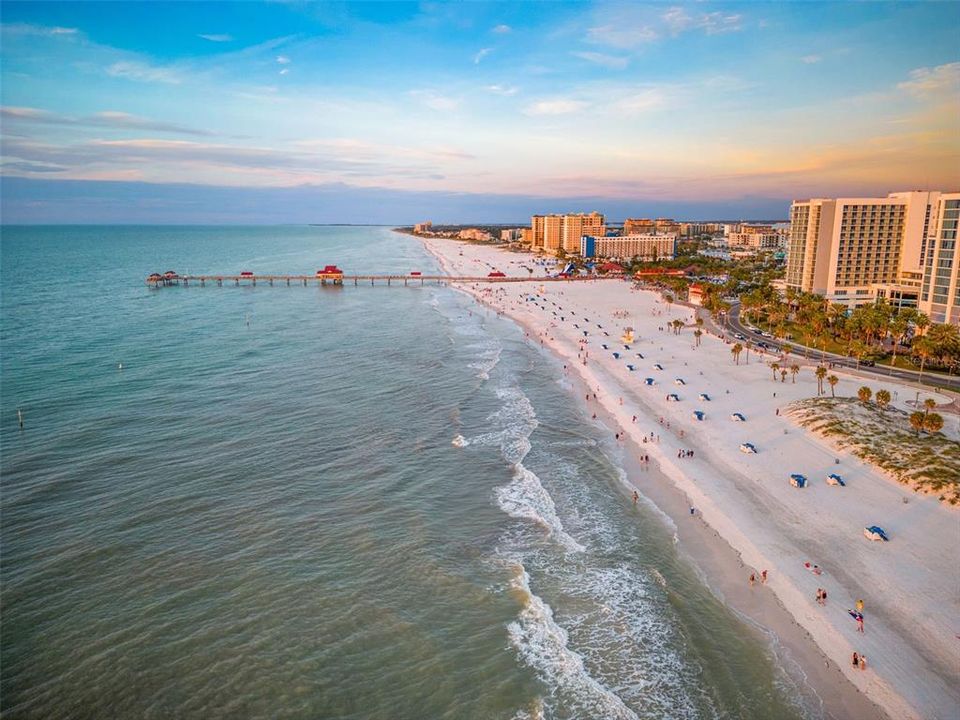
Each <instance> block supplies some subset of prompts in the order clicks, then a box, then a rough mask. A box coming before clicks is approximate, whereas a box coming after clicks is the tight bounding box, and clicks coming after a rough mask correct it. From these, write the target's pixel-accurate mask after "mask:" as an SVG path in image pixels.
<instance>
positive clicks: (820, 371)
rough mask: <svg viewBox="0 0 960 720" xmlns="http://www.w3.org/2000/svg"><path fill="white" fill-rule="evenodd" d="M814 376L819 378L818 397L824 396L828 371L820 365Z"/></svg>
mask: <svg viewBox="0 0 960 720" xmlns="http://www.w3.org/2000/svg"><path fill="white" fill-rule="evenodd" d="M813 374H814V375H816V377H817V395H823V379H824V378H825V377H826V376H827V369H826V368H825V367H824V366H823V365H818V366H817V369H816V371H814V373H813Z"/></svg>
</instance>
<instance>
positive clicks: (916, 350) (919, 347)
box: [913, 336, 937, 382]
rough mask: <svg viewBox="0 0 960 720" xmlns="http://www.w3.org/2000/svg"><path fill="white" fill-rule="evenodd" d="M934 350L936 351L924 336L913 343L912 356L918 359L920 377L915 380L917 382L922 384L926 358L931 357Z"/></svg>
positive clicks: (930, 341) (931, 342)
mask: <svg viewBox="0 0 960 720" xmlns="http://www.w3.org/2000/svg"><path fill="white" fill-rule="evenodd" d="M936 350H937V349H936V347H934V344H933V341H932V340H930V338H928V337H926V336H924V337H919V338H917V339H916V340H914V341H913V354H914V355H917V356H918V357H919V358H920V375H919V376H918V378H917V382H922V380H923V366H924V365H926V363H927V358H929V357H930V356H931V355H933V354H934V353H935V352H936Z"/></svg>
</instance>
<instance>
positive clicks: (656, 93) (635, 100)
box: [615, 88, 666, 113]
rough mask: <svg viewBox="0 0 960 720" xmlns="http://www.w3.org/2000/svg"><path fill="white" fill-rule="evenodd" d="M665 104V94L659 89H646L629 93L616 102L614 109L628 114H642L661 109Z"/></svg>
mask: <svg viewBox="0 0 960 720" xmlns="http://www.w3.org/2000/svg"><path fill="white" fill-rule="evenodd" d="M665 104H666V94H665V93H664V91H663V90H662V89H660V88H648V89H645V90H640V91H639V92H635V93H631V94H630V95H627V96H626V97H623V98H622V99H620V100H618V101H617V102H616V104H615V107H616V108H617V109H618V110H621V111H625V112H628V113H643V112H647V111H648V110H655V109H657V108H661V107H663V106H664V105H665Z"/></svg>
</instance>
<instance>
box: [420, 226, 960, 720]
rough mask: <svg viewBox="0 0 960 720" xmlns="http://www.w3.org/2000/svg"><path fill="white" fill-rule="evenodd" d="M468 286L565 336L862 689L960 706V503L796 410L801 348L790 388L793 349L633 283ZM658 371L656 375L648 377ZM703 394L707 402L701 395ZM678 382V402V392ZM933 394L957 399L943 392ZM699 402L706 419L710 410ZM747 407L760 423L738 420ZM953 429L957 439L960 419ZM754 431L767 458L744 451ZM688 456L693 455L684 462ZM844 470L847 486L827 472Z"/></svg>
mask: <svg viewBox="0 0 960 720" xmlns="http://www.w3.org/2000/svg"><path fill="white" fill-rule="evenodd" d="M424 242H425V245H426V246H427V247H428V249H430V250H431V251H432V252H433V253H434V254H435V255H436V256H437V257H438V258H439V259H440V262H441V264H442V265H443V267H444V270H445V271H446V272H448V273H450V274H456V275H471V274H473V275H475V274H478V273H481V272H482V273H486V272H487V271H489V270H492V269H496V270H500V271H503V272H505V273H507V274H508V275H516V276H527V277H529V271H528V268H530V267H533V268H534V269H535V273H542V272H544V268H543V266H541V265H538V264H534V263H535V258H534V256H532V255H526V254H520V253H513V252H505V251H503V250H500V249H498V248H495V247H491V246H482V245H471V244H464V243H459V242H455V241H450V240H424ZM463 289H464V290H466V291H468V292H470V293H472V294H473V295H475V296H476V297H477V298H478V299H480V300H481V301H482V302H484V303H486V304H487V305H489V306H490V307H492V308H494V309H496V310H497V311H498V312H500V313H502V314H503V315H505V316H508V317H510V318H512V319H514V320H515V321H517V322H518V323H519V324H520V325H521V326H523V327H524V328H526V329H527V331H528V334H529V336H530V340H531V342H534V343H537V344H542V345H543V346H544V347H548V348H550V349H551V350H553V351H554V352H556V353H557V354H558V355H559V356H560V357H561V358H563V360H564V362H565V363H567V367H568V368H569V369H570V370H572V371H574V372H576V373H578V374H579V376H580V378H581V379H582V381H583V382H584V383H585V384H586V385H587V386H588V387H590V388H592V389H593V390H594V391H595V392H596V395H597V400H596V401H593V400H592V398H591V400H590V401H589V402H595V403H597V405H598V406H602V408H603V410H604V412H605V413H608V414H609V415H608V416H609V417H612V418H613V419H614V421H615V422H616V423H617V424H619V426H620V429H621V430H622V431H624V432H625V433H626V434H627V437H629V438H630V440H631V441H632V442H633V443H635V444H636V446H637V447H641V448H642V449H643V451H644V452H648V453H649V454H650V456H651V458H652V459H653V460H654V461H656V463H657V464H658V465H659V469H660V470H661V471H662V472H663V473H664V474H665V475H666V476H667V477H669V478H670V480H671V481H672V482H673V484H674V485H675V487H676V488H677V489H678V490H679V491H681V492H682V493H684V494H685V495H686V497H687V498H688V500H689V504H690V505H691V506H693V507H695V508H696V511H697V517H698V518H702V520H703V521H704V522H705V523H707V524H708V525H709V526H710V528H712V529H713V530H714V531H716V532H717V533H718V535H719V536H720V537H721V538H722V539H723V540H725V541H726V543H729V545H730V547H732V548H733V550H734V551H735V552H736V553H738V554H739V556H740V558H742V561H743V563H745V565H746V566H747V567H746V568H745V569H744V577H743V578H742V583H743V587H744V588H745V592H755V593H768V592H769V593H774V594H775V596H776V598H777V599H778V600H779V602H780V603H781V604H782V606H783V607H784V608H785V609H786V611H787V612H788V613H789V614H790V615H791V616H792V617H793V619H794V620H795V622H796V623H797V624H798V625H799V626H800V627H802V628H803V630H805V631H806V632H807V633H808V634H809V636H810V638H811V639H812V640H813V642H815V643H816V645H817V646H818V647H819V649H820V650H821V651H822V653H823V655H824V656H826V658H828V659H829V660H830V661H832V662H833V663H835V664H836V665H837V666H838V667H839V668H840V669H842V671H843V672H844V673H845V675H846V677H847V679H848V680H849V682H850V683H852V685H853V686H855V687H856V688H857V689H859V690H860V691H861V692H862V693H864V695H865V696H866V697H867V698H869V699H870V700H872V701H873V702H874V703H876V704H877V705H878V706H879V707H880V708H882V709H883V710H884V711H885V712H886V713H887V714H888V715H889V716H890V717H892V718H917V719H920V718H923V719H924V720H934V719H943V720H947V719H949V718H956V717H958V708H960V638H958V635H960V605H958V598H957V588H958V587H960V568H958V566H957V563H956V561H955V559H956V557H957V549H958V544H960V513H958V511H957V510H955V509H951V508H948V507H946V506H944V505H942V504H941V503H939V502H938V501H937V500H936V499H935V498H932V497H926V496H921V495H918V494H916V493H914V492H913V491H912V490H910V489H909V488H906V487H904V486H902V485H899V484H897V483H895V482H893V481H892V480H890V479H889V478H887V477H886V476H884V475H883V473H881V472H880V471H878V470H877V469H876V468H873V467H872V466H870V465H867V464H865V463H863V462H862V461H860V460H859V459H857V458H856V457H854V456H852V455H851V454H849V453H846V452H842V451H838V450H835V449H832V448H831V446H830V445H829V443H828V442H827V441H825V440H823V439H822V438H820V437H818V436H816V435H814V434H812V433H810V432H808V431H806V430H804V429H803V428H801V427H799V426H798V425H796V424H795V423H794V422H792V421H791V420H790V419H789V418H788V417H787V416H785V414H784V413H783V412H782V410H783V408H784V407H785V406H786V405H787V404H789V403H790V402H792V401H794V400H799V399H803V398H809V397H813V396H815V395H816V380H815V378H814V375H813V368H814V364H813V363H812V362H808V363H804V362H803V361H802V359H796V358H794V357H792V356H791V358H790V360H789V364H793V363H794V362H796V363H797V364H800V365H801V366H802V369H801V371H800V373H799V375H798V376H797V377H796V382H793V381H792V380H793V378H792V376H790V375H788V376H787V378H786V381H785V382H783V381H781V378H780V377H779V376H777V377H776V379H774V375H773V372H772V370H771V369H770V367H769V365H768V363H770V362H772V361H775V360H779V356H773V355H768V356H765V357H761V356H760V355H758V354H757V353H756V352H752V353H750V358H749V362H747V359H746V358H745V357H744V356H741V357H740V362H739V364H737V363H736V361H735V360H734V358H733V356H732V354H731V345H732V342H731V340H730V339H729V338H727V339H721V338H720V337H717V336H715V335H713V334H708V333H705V334H704V335H703V337H702V338H701V342H700V344H699V346H698V345H697V344H696V342H695V339H694V336H693V330H694V327H695V326H694V325H693V319H694V315H693V311H692V309H691V308H689V307H685V306H681V305H677V304H676V303H674V304H672V305H670V304H667V303H666V302H664V301H663V300H661V298H660V297H659V295H657V294H656V293H654V292H650V291H641V290H636V289H634V288H633V285H632V283H629V282H622V283H616V282H602V283H601V282H596V283H591V282H580V283H570V284H565V283H538V282H537V281H536V278H535V277H534V278H533V279H531V280H530V281H529V282H528V283H517V284H510V285H509V286H499V287H489V286H485V287H482V286H473V287H471V286H464V287H463ZM675 319H680V320H683V321H684V322H685V323H687V326H686V327H685V328H684V329H683V330H682V331H681V332H680V333H679V334H675V333H673V332H672V331H670V330H669V329H668V326H669V323H670V321H672V320H675ZM627 326H629V327H632V328H633V332H634V335H635V338H634V341H633V342H632V343H629V349H627V348H626V347H625V343H624V342H622V341H621V335H622V333H623V331H624V328H625V327H627ZM584 333H586V335H585V334H584ZM583 341H586V344H583ZM603 345H606V346H607V348H606V349H605V348H604V347H603ZM615 352H616V353H618V354H619V358H618V357H614V353H615ZM641 356H642V357H641ZM657 364H658V365H659V366H660V367H662V370H660V369H656V365H657ZM628 365H632V366H633V368H634V369H633V370H632V371H631V370H630V369H629V367H628ZM834 372H835V373H836V374H837V375H838V376H839V378H840V382H839V384H838V385H837V387H836V388H835V390H836V393H837V395H838V396H853V395H856V391H857V388H858V387H859V386H860V385H862V384H865V381H864V379H862V378H857V377H853V376H851V375H848V374H846V373H845V372H844V371H843V370H842V369H840V368H837V369H835V370H834ZM648 377H649V378H652V379H653V383H654V384H653V385H646V384H645V383H644V380H645V378H648ZM678 379H680V380H682V381H683V384H678V383H677V380H678ZM867 384H870V385H872V387H873V390H874V391H876V390H878V389H881V388H886V389H888V390H890V392H891V394H892V395H893V396H894V398H895V400H894V403H893V404H894V405H896V406H898V407H901V408H903V409H907V408H908V406H907V404H906V403H907V401H908V400H909V401H911V402H912V401H913V400H914V396H915V393H916V388H915V387H913V386H907V385H902V384H899V383H898V382H897V381H896V380H895V379H894V380H892V381H885V380H883V379H879V378H878V379H876V380H874V381H872V382H868V383H867ZM701 393H705V394H706V395H707V396H708V397H709V400H705V399H700V394H701ZM669 394H676V395H677V396H678V398H679V399H678V401H672V400H668V399H667V396H668V395H669ZM921 395H923V393H921ZM929 396H930V397H933V398H934V399H935V400H936V401H938V402H943V401H944V397H943V395H935V394H933V393H930V394H929ZM923 399H924V398H923V397H921V402H922V400H923ZM694 410H699V411H702V412H703V413H704V419H703V420H702V421H700V420H697V419H695V417H694V412H693V411H694ZM732 413H742V414H743V416H744V418H745V420H746V421H745V422H734V421H733V420H731V414H732ZM634 416H636V417H637V420H636V422H634V421H633V417H634ZM946 432H948V433H950V434H951V436H952V439H954V440H957V436H956V428H954V427H952V426H951V427H950V428H948V429H947V430H946ZM651 433H653V436H654V440H653V441H652V442H651V441H650V435H651ZM644 437H646V438H647V442H646V443H644V442H643V439H644ZM657 437H659V442H658V441H657V440H656V439H657ZM745 442H749V443H752V444H753V445H755V446H756V448H757V453H756V454H745V453H743V452H741V451H740V445H741V443H745ZM689 450H693V451H694V456H693V457H692V458H691V457H680V455H682V454H683V451H689ZM890 451H891V452H896V448H890ZM833 472H836V473H839V474H840V475H841V476H842V477H843V478H844V480H845V481H846V483H847V485H846V487H835V486H830V485H827V484H826V482H825V480H826V477H827V475H828V474H829V473H833ZM791 473H800V474H803V475H805V476H806V478H807V479H808V481H809V483H808V486H807V487H805V488H803V489H797V488H795V487H792V486H791V485H790V483H789V479H790V475H791ZM674 521H675V522H678V523H679V522H683V518H682V517H675V518H674ZM874 524H876V525H880V526H882V527H884V528H885V529H886V530H887V532H888V534H889V535H890V537H891V541H890V542H888V543H877V542H870V541H868V540H867V539H866V538H864V536H863V528H864V527H865V526H868V525H874ZM697 555H698V554H697V553H691V557H692V558H693V560H694V561H695V562H697V561H698V560H700V559H703V555H702V553H701V554H700V556H701V557H700V558H698V556H697ZM806 563H809V564H810V566H811V567H812V566H813V565H816V566H818V567H819V569H820V574H814V573H813V572H811V570H810V569H808V567H807V565H806ZM764 569H766V570H767V571H768V574H769V579H768V581H767V583H766V585H765V586H760V584H759V583H758V584H757V586H756V587H753V588H750V587H749V585H748V583H747V576H748V575H749V574H750V572H755V573H757V574H759V572H760V571H761V570H764ZM818 588H824V589H826V590H827V592H828V601H827V603H826V605H825V606H821V605H820V604H818V603H817V601H816V591H817V589H818ZM725 599H726V600H727V601H728V602H730V604H731V605H732V606H734V607H736V605H737V602H736V598H732V597H731V596H730V594H729V593H726V594H725ZM858 599H862V600H863V601H864V610H863V614H864V616H865V618H866V621H865V632H864V633H859V632H858V631H857V624H856V622H855V621H854V620H853V618H852V617H851V616H850V615H849V614H848V610H849V609H852V608H854V607H855V605H856V602H857V600H858ZM853 652H858V653H861V654H863V655H866V656H867V658H868V669H867V670H855V669H854V668H853V667H852V665H851V663H850V657H851V656H852V654H853Z"/></svg>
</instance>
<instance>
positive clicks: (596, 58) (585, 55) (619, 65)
mask: <svg viewBox="0 0 960 720" xmlns="http://www.w3.org/2000/svg"><path fill="white" fill-rule="evenodd" d="M572 54H573V56H574V57H578V58H580V59H581V60H586V61H587V62H591V63H593V64H595V65H601V66H603V67H605V68H610V69H611V70H623V68H625V67H626V66H627V64H628V62H629V61H628V60H627V58H625V57H618V56H616V55H607V54H605V53H598V52H575V53H572Z"/></svg>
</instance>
